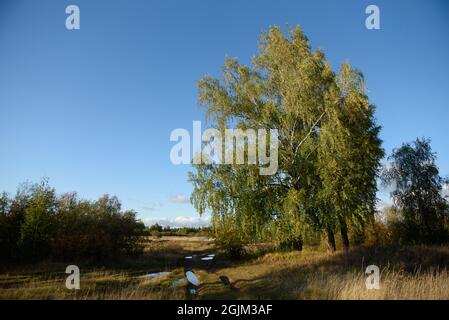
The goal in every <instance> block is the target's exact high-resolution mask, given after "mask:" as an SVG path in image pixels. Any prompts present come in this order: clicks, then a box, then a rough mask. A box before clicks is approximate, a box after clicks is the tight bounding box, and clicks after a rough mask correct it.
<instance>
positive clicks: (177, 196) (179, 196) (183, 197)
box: [170, 193, 190, 203]
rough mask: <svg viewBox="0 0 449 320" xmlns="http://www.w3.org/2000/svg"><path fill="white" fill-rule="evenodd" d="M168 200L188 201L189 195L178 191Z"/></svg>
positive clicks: (175, 201) (174, 201)
mask: <svg viewBox="0 0 449 320" xmlns="http://www.w3.org/2000/svg"><path fill="white" fill-rule="evenodd" d="M170 201H171V202H173V203H189V202H190V200H189V197H187V196H186V195H185V194H183V193H178V194H175V195H173V196H171V197H170Z"/></svg>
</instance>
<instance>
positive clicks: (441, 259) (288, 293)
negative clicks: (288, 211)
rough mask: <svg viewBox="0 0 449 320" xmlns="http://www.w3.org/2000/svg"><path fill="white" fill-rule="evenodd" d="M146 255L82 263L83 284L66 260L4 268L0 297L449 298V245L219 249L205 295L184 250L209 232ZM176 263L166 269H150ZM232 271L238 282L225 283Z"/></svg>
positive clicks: (201, 247) (202, 246)
mask: <svg viewBox="0 0 449 320" xmlns="http://www.w3.org/2000/svg"><path fill="white" fill-rule="evenodd" d="M146 240H147V241H146V248H145V253H144V256H143V257H141V258H139V259H137V260H132V261H125V262H122V264H121V265H114V266H110V267H109V266H105V267H102V268H98V267H95V268H91V267H88V266H86V267H83V266H82V265H81V266H80V269H81V288H80V290H68V289H66V287H65V279H66V276H67V275H66V274H65V273H64V270H65V266H66V264H55V263H41V264H39V265H36V266H28V267H20V268H19V267H16V268H14V269H12V270H8V271H7V272H3V273H1V274H0V298H1V299H219V298H220V299H449V272H448V270H447V268H446V267H447V265H448V264H449V247H447V246H446V247H424V246H420V247H386V248H373V247H368V248H364V247H360V248H355V249H353V250H352V251H351V252H350V253H349V254H347V255H346V254H343V253H342V252H339V253H336V254H330V253H327V252H322V251H318V250H312V249H306V250H304V251H302V252H271V253H270V252H268V253H267V252H266V251H265V252H262V251H261V250H260V248H258V249H254V248H253V250H252V253H253V254H252V255H251V256H250V257H248V258H246V259H244V260H242V261H230V260H228V259H227V258H226V257H225V256H224V255H222V254H219V255H218V256H217V258H216V259H215V261H214V263H213V264H212V265H210V266H207V267H204V268H203V267H201V268H196V269H195V270H194V271H195V272H196V273H197V275H198V277H199V279H200V282H201V285H200V287H199V291H198V295H197V296H194V297H191V296H189V295H187V293H186V288H185V284H182V285H177V284H175V282H176V281H178V280H179V279H182V278H183V277H184V272H183V268H182V258H183V257H184V256H186V255H191V254H195V253H212V252H215V249H214V247H213V242H212V241H211V240H210V239H207V238H196V237H189V238H187V237H162V238H160V239H152V238H148V239H146ZM369 264H376V265H378V266H379V268H380V270H381V279H380V289H379V290H368V289H367V288H366V287H365V279H366V275H365V273H364V271H365V268H366V266H367V265H369ZM157 271H171V273H170V274H168V275H164V276H162V277H158V278H154V279H149V278H145V277H142V275H143V274H145V273H148V272H157ZM220 277H227V278H228V279H229V280H230V282H231V284H232V286H228V285H224V284H223V283H222V281H221V280H220Z"/></svg>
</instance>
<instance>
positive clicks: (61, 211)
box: [0, 180, 145, 262]
mask: <svg viewBox="0 0 449 320" xmlns="http://www.w3.org/2000/svg"><path fill="white" fill-rule="evenodd" d="M144 228H145V226H144V225H143V223H141V222H139V221H137V220H136V213H135V212H133V211H122V210H121V204H120V201H119V200H118V199H117V198H116V197H110V196H109V195H104V196H103V197H101V198H100V199H98V200H97V201H88V200H83V199H79V198H78V197H77V195H76V193H66V194H63V195H60V196H58V195H57V194H56V192H55V189H53V188H51V187H50V186H49V184H48V181H47V180H43V181H42V182H41V183H38V184H32V185H24V186H22V187H20V188H19V190H18V191H17V194H16V195H15V197H13V198H10V197H9V195H8V194H6V193H3V194H2V195H1V197H0V257H1V259H2V260H4V261H14V262H22V261H27V260H28V261H29V260H33V261H34V260H41V259H46V258H54V259H60V260H70V261H73V260H76V259H83V260H90V261H99V260H105V259H111V258H116V257H119V256H123V255H134V254H138V253H140V252H141V249H142V248H141V246H140V244H139V236H140V235H141V234H142V232H143V230H144Z"/></svg>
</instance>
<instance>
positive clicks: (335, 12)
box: [0, 0, 449, 225]
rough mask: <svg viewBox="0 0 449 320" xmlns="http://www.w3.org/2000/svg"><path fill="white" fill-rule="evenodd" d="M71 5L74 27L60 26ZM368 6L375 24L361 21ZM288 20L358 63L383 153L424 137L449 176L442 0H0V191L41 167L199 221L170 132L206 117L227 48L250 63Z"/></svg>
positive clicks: (167, 216) (448, 10)
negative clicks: (209, 91) (204, 102)
mask: <svg viewBox="0 0 449 320" xmlns="http://www.w3.org/2000/svg"><path fill="white" fill-rule="evenodd" d="M70 4H76V5H78V6H79V8H80V11H81V29H80V30H72V31H69V30H67V29H66V28H65V19H66V16H67V15H66V14H65V8H66V6H68V5H70ZM369 4H375V5H378V6H379V8H380V18H381V29H380V30H367V29H366V28H365V19H366V17H367V15H366V14H365V8H366V7H367V6H368V5H369ZM287 23H289V24H291V25H296V24H300V25H301V26H302V28H303V30H304V31H305V33H306V35H307V36H308V37H309V39H310V41H311V44H312V46H313V48H321V49H323V50H324V52H325V53H326V56H327V58H328V59H329V60H330V62H331V64H332V66H333V68H334V69H337V68H338V66H339V64H340V63H341V62H343V61H349V62H350V63H351V64H352V65H353V66H355V67H356V68H359V69H360V70H362V71H363V72H364V74H365V77H366V81H367V85H368V89H369V96H370V99H371V102H372V103H374V104H376V105H377V108H378V109H377V113H376V116H377V120H378V123H379V124H380V125H382V127H383V129H382V132H381V138H382V139H383V140H384V144H383V146H384V148H385V150H386V151H387V153H390V151H391V149H392V148H394V147H397V146H400V145H401V143H402V142H406V141H411V140H413V139H415V138H416V137H422V136H424V137H429V138H431V139H432V147H433V150H434V151H436V152H437V154H438V164H439V166H440V170H441V174H442V175H444V176H447V175H448V174H449V148H448V147H449V142H448V134H447V132H448V129H447V128H448V119H449V78H448V75H449V39H448V38H449V37H448V36H449V3H448V2H447V1H445V0H442V1H424V0H422V1H376V0H373V1H349V0H347V1H338V2H337V1H293V0H292V1H285V0H283V1H245V2H243V1H237V0H232V1H220V2H219V1H206V0H202V1H199V0H189V1H137V0H133V1H129V0H128V1H124V0H119V1H106V0H103V1H100V0H97V1H88V0H84V1H64V0H54V1H50V0H43V1H32V0H28V1H19V0H14V1H13V0H9V1H8V0H0V138H1V139H0V150H1V156H0V190H6V191H8V192H11V193H13V192H15V190H16V188H17V186H18V185H19V183H21V182H24V181H27V180H29V181H39V180H40V179H41V178H42V177H49V178H50V183H51V185H52V186H54V187H55V188H56V189H57V190H58V191H59V192H66V191H73V190H76V191H78V193H79V194H80V196H82V197H86V198H89V199H95V198H98V197H99V196H101V195H102V194H104V193H110V194H114V195H117V196H118V197H119V198H120V199H121V200H122V202H123V205H124V207H125V208H133V209H135V210H136V211H138V212H139V217H140V218H143V219H146V221H147V222H153V221H157V220H159V221H162V222H165V223H170V224H178V225H182V224H189V223H190V224H195V223H200V222H202V221H199V220H198V218H197V214H196V213H195V211H194V209H193V208H192V207H191V205H190V204H189V203H186V202H187V201H186V200H188V197H189V195H190V192H191V186H190V185H189V184H188V183H187V172H188V171H189V170H190V169H191V168H190V167H189V166H186V165H182V166H174V165H173V164H171V162H170V158H169V152H170V148H171V147H172V146H173V144H174V143H173V142H170V140H169V136H170V132H171V131H172V130H173V129H175V128H186V129H189V130H191V127H192V121H193V120H203V114H202V112H201V110H200V109H199V107H198V97H197V91H196V82H197V81H198V80H199V79H200V78H201V77H202V76H203V75H205V74H212V75H218V72H219V69H220V67H221V66H222V64H223V61H224V57H225V56H226V55H228V56H231V57H236V58H238V59H239V60H240V61H241V62H243V63H249V61H250V59H251V57H252V56H253V55H254V54H255V53H256V51H257V41H258V37H259V35H260V33H261V32H262V31H265V30H267V29H268V27H269V26H270V25H280V26H282V27H285V26H286V24H287ZM284 29H285V28H284ZM380 197H382V198H385V197H384V196H383V195H382V194H380Z"/></svg>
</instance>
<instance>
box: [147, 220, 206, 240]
mask: <svg viewBox="0 0 449 320" xmlns="http://www.w3.org/2000/svg"><path fill="white" fill-rule="evenodd" d="M145 234H146V235H149V236H153V237H162V236H208V235H209V234H210V228H209V227H197V228H195V227H179V228H173V227H170V226H165V227H164V226H161V225H160V224H158V223H155V224H153V225H151V226H149V227H147V228H145Z"/></svg>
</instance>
